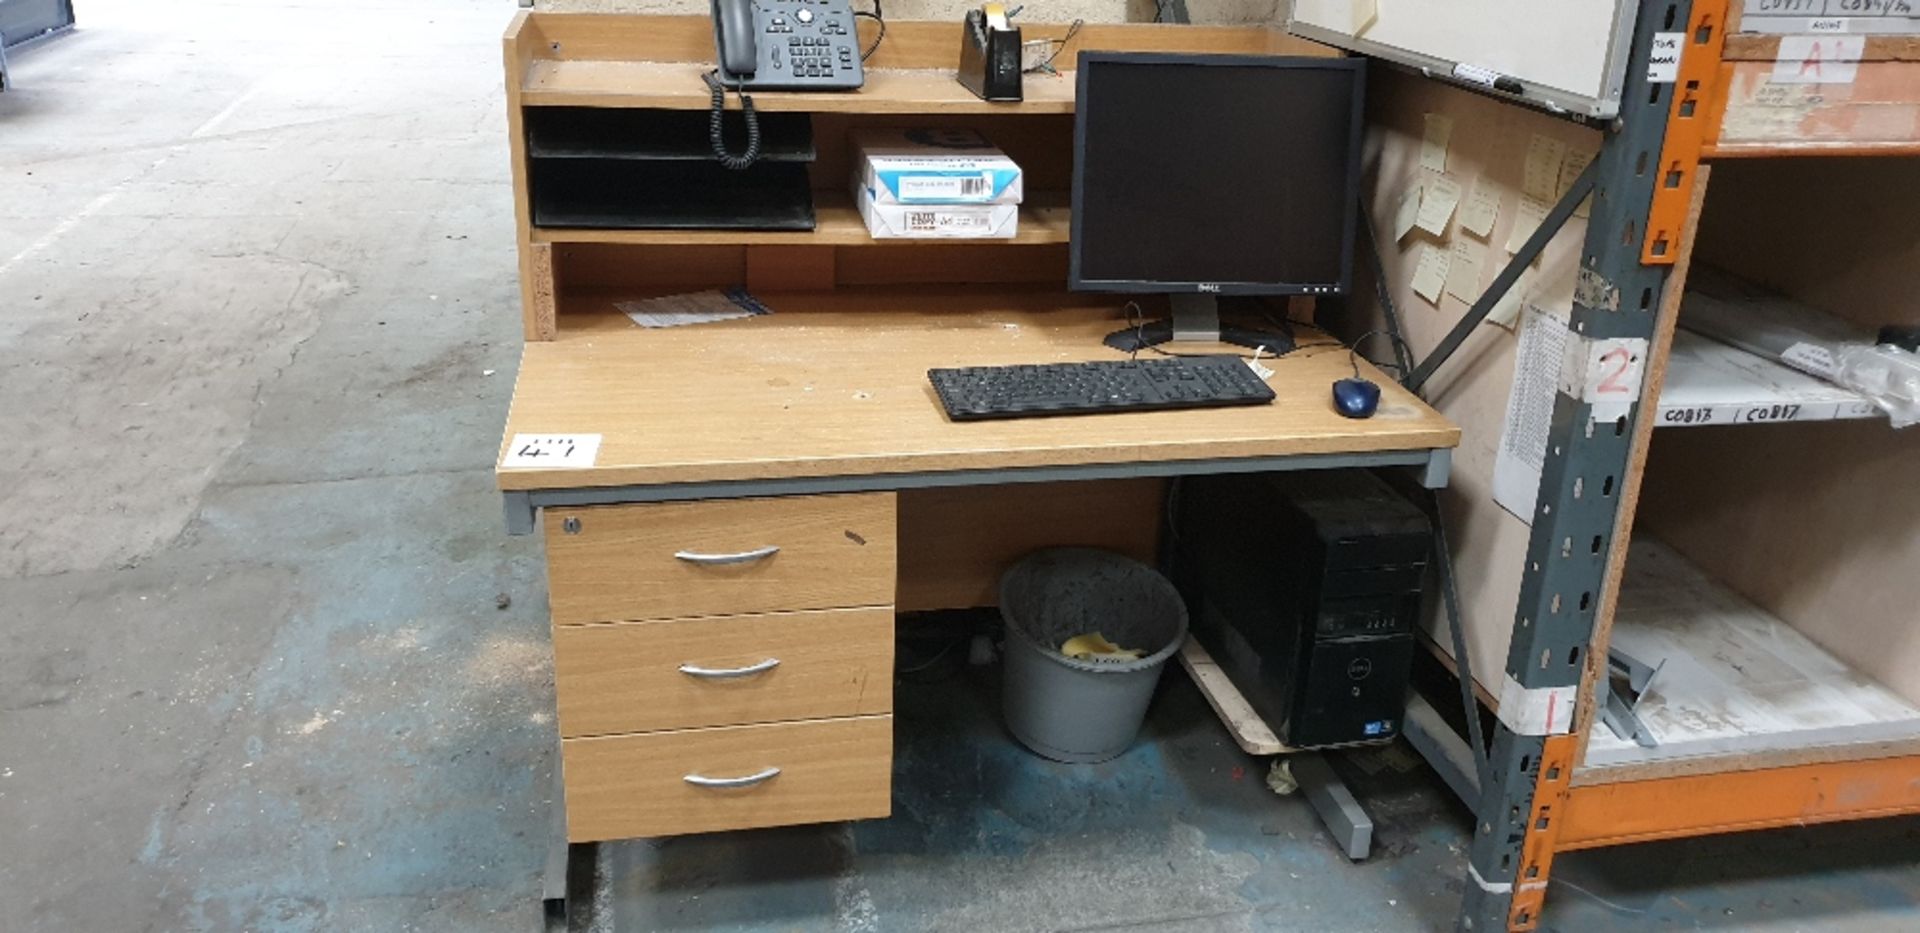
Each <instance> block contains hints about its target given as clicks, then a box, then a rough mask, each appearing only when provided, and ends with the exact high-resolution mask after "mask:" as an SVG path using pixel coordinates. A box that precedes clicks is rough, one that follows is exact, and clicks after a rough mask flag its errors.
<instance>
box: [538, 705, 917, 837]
mask: <svg viewBox="0 0 1920 933" xmlns="http://www.w3.org/2000/svg"><path fill="white" fill-rule="evenodd" d="M560 754H561V758H562V760H563V767H564V768H565V772H564V774H565V776H566V796H567V838H568V839H570V840H572V841H574V842H597V841H600V840H606V839H627V838H634V837H643V836H675V835H680V834H683V833H704V832H713V831H716V830H723V829H751V828H754V827H760V826H791V825H795V824H800V823H825V822H831V821H834V820H857V819H868V818H873V817H883V816H886V815H888V814H889V813H891V812H892V799H891V798H892V781H893V717H892V716H861V717H858V718H853V719H823V720H815V721H813V722H788V723H776V724H772V725H759V726H729V727H725V728H720V729H689V730H685V731H681V732H655V733H651V734H648V735H625V736H608V737H604V738H591V739H565V740H563V741H562V742H561V743H560ZM773 769H778V771H777V773H774V774H772V775H770V776H767V777H764V778H760V779H759V780H757V781H756V780H752V779H754V778H756V777H759V776H760V775H765V774H766V773H767V772H768V771H772V770H773ZM690 775H691V776H694V777H696V778H701V779H706V780H719V781H727V780H730V779H732V780H738V781H739V782H740V784H741V785H742V786H735V787H725V786H697V785H696V784H694V783H692V782H689V781H688V780H687V778H688V776H690Z"/></svg>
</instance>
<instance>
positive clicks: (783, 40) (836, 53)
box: [713, 0, 865, 91]
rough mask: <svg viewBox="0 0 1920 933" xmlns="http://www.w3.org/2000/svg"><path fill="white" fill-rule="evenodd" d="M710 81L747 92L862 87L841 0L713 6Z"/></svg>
mask: <svg viewBox="0 0 1920 933" xmlns="http://www.w3.org/2000/svg"><path fill="white" fill-rule="evenodd" d="M713 44H714V46H715V47H716V48H717V49H718V54H719V59H720V61H719V65H720V68H719V71H718V72H717V73H716V75H715V76H716V77H717V78H718V80H719V82H720V83H721V84H723V85H725V86H727V87H731V88H740V89H743V90H749V91H848V90H852V89H854V88H857V87H859V86H860V85H861V83H862V82H863V81H865V77H864V75H863V73H862V71H861V67H860V38H859V36H858V34H857V32H856V30H855V29H854V26H853V8H852V7H851V6H850V5H849V4H848V3H847V0H713Z"/></svg>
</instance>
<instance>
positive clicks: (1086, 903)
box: [0, 0, 1920, 931]
mask: <svg viewBox="0 0 1920 933" xmlns="http://www.w3.org/2000/svg"><path fill="white" fill-rule="evenodd" d="M511 12H512V6H511V4H510V3H508V2H506V0H489V2H460V0H418V2H412V3H406V4H394V3H386V2H371V0H328V2H308V3H280V4H267V3H241V2H225V3H222V2H206V0H201V2H182V3H175V4H151V3H140V2H135V0H86V2H83V3H82V4H81V5H80V15H81V19H82V24H83V28H82V30H81V31H80V32H78V33H76V34H74V35H72V36H70V37H67V38H65V39H62V40H59V41H57V42H55V43H52V44H50V45H47V46H44V47H41V48H38V49H35V50H33V51H31V52H29V53H26V54H24V55H21V56H19V57H18V58H17V59H15V60H14V61H13V62H12V63H11V64H12V66H13V68H14V77H15V78H16V79H17V81H18V85H19V86H18V89H17V90H16V91H13V92H9V93H6V94H4V95H0V438H4V440H5V442H4V443H0V840H4V843H5V847H4V853H5V854H4V856H0V930H6V931H14V930H33V931H40V930H48V931H67V930H82V931H120V930H202V929H205V930H241V929H246V930H272V931H304V930H402V929H428V930H460V931H490V930H515V931H520V930H531V929H537V928H538V927H539V925H540V922H541V917H540V910H539V904H538V896H539V871H540V867H541V865H542V859H543V845H544V837H545V832H546V827H547V819H548V813H549V806H550V801H549V800H548V796H549V795H548V793H547V787H548V786H549V778H550V771H549V768H550V763H551V762H550V749H551V748H552V744H553V740H554V733H553V723H552V720H551V714H550V709H551V704H552V694H551V691H552V687H551V675H550V670H549V660H548V658H549V656H548V648H547V641H546V636H545V631H544V625H545V622H544V612H543V608H542V607H543V605H544V602H545V593H544V590H543V585H542V582H541V578H540V568H539V556H538V552H537V549H536V547H535V542H534V541H533V540H531V539H509V538H507V537H506V536H505V535H504V534H503V531H502V525H501V517H500V509H499V501H498V498H497V497H496V496H495V494H494V493H493V492H492V482H491V476H490V465H491V462H492V456H493V451H494V450H495V447H496V444H497V441H498V432H499V426H500V423H501V421H502V418H503V416H504V412H505V408H506V401H507V397H508V394H509V391H510V388H511V385H512V379H513V373H514V366H515V361H516V359H517V348H518V344H519V337H518V330H519V327H518V320H519V318H518V312H517V307H516V303H517V300H518V292H517V288H516V286H515V280H514V275H515V263H514V255H513V243H512V235H511V204H510V199H509V193H508V189H507V166H506V158H505V136H504V133H505V129H504V121H503V115H502V103H501V92H500V76H499V45H498V36H499V32H500V29H501V27H502V26H503V25H504V23H505V21H506V20H507V18H508V16H509V15H510V13H511ZM915 648H916V646H913V645H909V646H907V648H906V649H903V650H907V651H910V650H914V649H915ZM991 704H992V691H991V678H990V676H987V675H986V674H983V673H982V672H979V671H969V670H965V669H955V670H949V669H946V668H944V667H942V666H940V665H936V666H935V667H933V668H929V670H928V671H927V672H924V673H923V674H922V675H916V676H914V677H911V678H909V679H908V680H907V681H906V682H903V684H902V686H901V689H900V691H899V706H900V727H899V735H900V755H899V760H898V763H897V770H898V775H897V781H896V786H897V796H896V815H895V817H894V818H893V819H891V820H887V821H880V822H872V823H863V824H859V825H855V826H851V827H848V826H833V827H823V828H817V829H802V830H789V831H780V832H770V833H758V834H754V833H747V834H732V835H724V836H714V837H703V838H690V839H682V840H674V841H668V842H661V843H632V844H626V845H621V846H608V847H605V848H604V849H603V850H602V851H603V854H602V860H601V865H600V868H601V877H602V880H603V882H604V883H603V884H602V885H601V887H600V891H599V894H600V897H599V903H600V904H601V906H602V908H603V909H602V910H600V911H599V912H598V913H597V915H596V916H594V917H593V918H592V922H591V925H592V926H593V927H594V928H598V929H607V928H614V927H615V926H616V925H617V926H618V928H619V929H663V928H680V929H701V928H720V929H738V930H772V929H804V930H811V929H845V930H863V931H866V930H923V929H966V928H976V929H995V930H1028V929H1031V930H1064V929H1088V928H1122V927H1125V928H1134V929H1153V930H1220V929H1301V930H1309V929H1310V930H1381V931H1387V930H1434V929H1443V928H1446V927H1447V926H1448V925H1449V924H1450V923H1451V918H1452V914H1453V910H1454V905H1455V904H1456V902H1457V899H1458V896H1459V886H1460V883H1461V879H1462V877H1463V875H1464V869H1463V862H1462V858H1463V846H1464V843H1465V839H1466V828H1467V827H1466V818H1465V816H1464V814H1463V812H1462V811H1461V810H1460V809H1459V808H1458V806H1457V805H1456V804H1454V803H1453V802H1452V801H1451V800H1450V799H1449V798H1447V796H1446V792H1445V791H1444V789H1442V788H1441V786H1440V785H1439V784H1438V783H1437V782H1436V781H1435V780H1433V778H1432V776H1431V775H1430V774H1428V773H1427V772H1426V771H1425V770H1424V768H1420V767H1414V768H1413V769H1412V770H1409V771H1404V772H1403V771H1401V770H1399V769H1400V768H1401V767H1402V766H1406V765H1408V764H1409V759H1407V758H1405V757H1404V756H1395V755H1387V756H1373V757H1370V758H1368V759H1363V760H1356V761H1353V762H1349V763H1347V764H1346V765H1345V767H1347V768H1348V770H1349V771H1350V772H1351V773H1353V774H1354V775H1355V777H1356V778H1357V779H1358V782H1359V786H1360V790H1361V793H1362V795H1363V797H1364V799H1365V801H1366V802H1367V804H1368V805H1369V806H1370V807H1371V808H1373V810H1374V813H1375V816H1376V818H1377V819H1378V820H1379V821H1380V830H1379V837H1380V846H1379V849H1378V851H1377V854H1376V856H1375V858H1374V859H1373V860H1372V861H1370V862H1368V863H1366V864H1364V865H1360V866H1351V865H1349V864H1347V863H1346V862H1345V860H1344V859H1343V858H1341V857H1340V856H1339V855H1338V854H1337V853H1336V852H1334V851H1333V849H1332V847H1331V846H1330V844H1329V843H1328V842H1327V841H1326V840H1325V839H1324V838H1323V837H1322V836H1321V835H1320V834H1319V832H1318V831H1317V829H1316V827H1315V824H1314V823H1313V821H1312V817H1311V816H1310V814H1309V812H1308V811H1307V809H1306V808H1305V805H1304V804H1303V803H1302V802H1301V801H1299V800H1297V799H1279V798H1274V797H1271V796H1270V795H1269V794H1267V792H1266V791H1264V790H1263V789H1261V787H1260V785H1259V776H1260V774H1261V773H1262V772H1261V767H1262V765H1261V763H1259V762H1256V761H1253V760H1250V759H1247V758H1246V757H1245V756H1243V755H1241V754H1240V753H1239V752H1238V751H1236V750H1234V749H1233V748H1232V746H1231V745H1230V744H1229V743H1228V742H1227V740H1226V737H1225V735H1224V734H1223V733H1222V732H1221V731H1220V729H1219V728H1218V726H1217V725H1215V724H1214V722H1213V721H1212V720H1211V719H1210V718H1208V716H1207V715H1206V713H1205V710H1204V708H1203V707H1202V706H1201V705H1200V704H1199V701H1198V698H1197V697H1196V696H1195V695H1194V694H1193V693H1192V689H1191V687H1190V686H1188V685H1186V683H1185V682H1184V680H1183V679H1181V678H1180V677H1178V676H1177V675H1176V676H1174V677H1170V678H1169V679H1168V682H1167V684H1166V686H1165V693H1164V695H1163V697H1162V699H1161V701H1160V702H1159V703H1158V705H1157V707H1156V710H1155V713H1154V720H1153V723H1152V724H1151V726H1150V730H1149V734H1150V737H1151V739H1152V740H1151V741H1149V742H1147V743H1145V744H1143V745H1141V746H1140V747H1139V748H1137V749H1135V750H1134V751H1133V752H1131V753H1129V755H1128V756H1127V757H1126V758H1124V759H1122V760H1121V761H1119V762H1117V763H1114V764H1111V765H1105V766H1099V767H1092V768H1064V767H1060V766H1055V765H1050V764H1045V763H1042V762H1039V761H1037V760H1035V759H1033V758H1032V757H1030V756H1028V755H1026V754H1025V753H1023V752H1021V751H1019V750H1018V749H1017V748H1016V747H1014V746H1012V745H1010V744H1009V743H1008V741H1007V740H1006V738H1005V737H1004V735H1002V734H1001V733H1000V732H999V730H998V729H997V727H995V726H994V725H993V720H992V718H991V710H992V705H991ZM1363 766H1364V767H1363ZM1368 768H1372V769H1374V770H1375V771H1376V772H1377V773H1375V774H1372V775H1368V774H1367V773H1366V770H1367V769H1368ZM1555 867H1556V874H1555V881H1556V882H1557V883H1556V884H1555V886H1554V889H1553V896H1552V898H1551V901H1550V904H1551V906H1550V909H1549V910H1548V912H1547V915H1546V925H1547V926H1548V927H1549V928H1553V929H1561V930H1607V929H1644V928H1664V927H1674V926H1690V927H1704V928H1718V929H1756V928H1770V929H1782V930H1784V929H1797V928H1807V929H1813V928H1819V929H1840V928H1850V929H1854V930H1863V931H1864V930H1886V929H1897V928H1907V929H1914V928H1920V913H1917V912H1916V910H1915V907H1914V904H1915V902H1916V901H1920V822H1915V821H1890V822H1882V823H1875V824H1861V825H1855V826H1842V827H1830V828H1827V829H1823V830H1818V831H1795V832H1782V833H1771V834H1764V835H1755V836H1739V837H1727V838H1721V839H1709V840H1698V841H1693V842H1687V843H1679V844H1668V845H1655V846H1643V847H1636V848H1634V849H1628V850H1619V851H1612V852H1601V853H1596V854H1591V855H1586V856H1582V857H1568V858H1565V859H1563V860H1561V861H1560V862H1558V863H1556V866H1555ZM1576 886H1577V887H1576ZM620 921H624V922H620Z"/></svg>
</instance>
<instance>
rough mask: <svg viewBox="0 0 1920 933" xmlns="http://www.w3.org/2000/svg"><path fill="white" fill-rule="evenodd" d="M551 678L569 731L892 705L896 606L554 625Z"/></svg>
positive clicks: (868, 710) (643, 728) (821, 715)
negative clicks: (894, 616)
mask: <svg viewBox="0 0 1920 933" xmlns="http://www.w3.org/2000/svg"><path fill="white" fill-rule="evenodd" d="M770 661H771V662H775V663H773V664H768V662H770ZM688 668H693V669H692V670H688ZM553 680H554V690H555V693H556V694H557V696H558V699H559V707H560V734H561V735H563V736H566V737H568V738H573V737H577V736H588V735H611V734H615V733H622V732H652V731H656V730H660V729H687V728H692V727H695V726H726V725H734V724H744V723H760V722H781V721H786V720H794V719H828V718H831V717H835V716H864V715H870V714H874V713H887V712H891V711H892V710H893V610H892V609H890V608H879V609H820V610H814V611H810V612H785V613H777V614H773V615H750V616H722V617H718V618H710V619H676V620H673V621H667V622H616V623H612V624H607V625H561V626H555V627H554V630H553Z"/></svg>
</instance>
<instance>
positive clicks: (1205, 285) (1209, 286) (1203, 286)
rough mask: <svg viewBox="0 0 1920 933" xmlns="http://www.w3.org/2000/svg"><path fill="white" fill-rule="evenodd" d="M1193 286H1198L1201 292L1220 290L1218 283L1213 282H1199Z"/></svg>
mask: <svg viewBox="0 0 1920 933" xmlns="http://www.w3.org/2000/svg"><path fill="white" fill-rule="evenodd" d="M1194 287H1195V288H1198V289H1199V290H1201V291H1203V292H1218V291H1219V290H1220V286H1219V284H1218V283H1215V282H1201V283H1200V284H1199V285H1197V286H1194Z"/></svg>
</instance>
